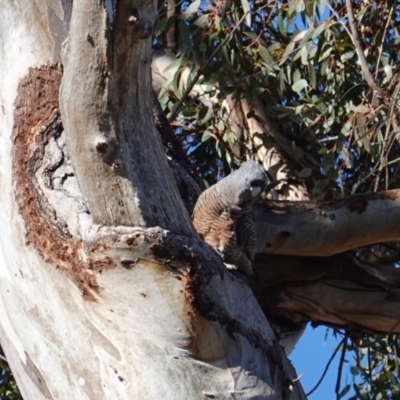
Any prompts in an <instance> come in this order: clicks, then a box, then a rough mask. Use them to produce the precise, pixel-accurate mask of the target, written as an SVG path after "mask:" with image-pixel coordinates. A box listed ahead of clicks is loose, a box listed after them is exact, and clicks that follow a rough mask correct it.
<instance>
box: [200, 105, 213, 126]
mask: <svg viewBox="0 0 400 400" xmlns="http://www.w3.org/2000/svg"><path fill="white" fill-rule="evenodd" d="M211 116H212V109H211V108H208V107H205V106H204V107H202V108H200V111H199V119H198V121H197V122H198V124H199V125H204V124H205V123H206V122H207V121H208V120H209V119H210V118H211Z"/></svg>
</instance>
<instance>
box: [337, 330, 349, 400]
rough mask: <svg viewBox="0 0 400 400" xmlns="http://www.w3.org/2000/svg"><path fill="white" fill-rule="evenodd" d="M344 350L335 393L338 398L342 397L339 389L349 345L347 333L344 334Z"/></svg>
mask: <svg viewBox="0 0 400 400" xmlns="http://www.w3.org/2000/svg"><path fill="white" fill-rule="evenodd" d="M342 343H343V351H342V354H341V355H340V361H339V369H338V375H337V380H336V387H335V393H336V398H337V400H339V399H340V396H339V394H340V393H339V390H340V384H341V378H342V371H343V364H344V356H345V354H346V346H347V334H346V335H345V336H344V338H343V340H342Z"/></svg>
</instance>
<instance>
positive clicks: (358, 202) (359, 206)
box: [349, 196, 368, 214]
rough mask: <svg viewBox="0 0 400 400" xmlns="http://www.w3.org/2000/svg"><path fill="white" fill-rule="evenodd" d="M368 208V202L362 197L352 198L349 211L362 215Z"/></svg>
mask: <svg viewBox="0 0 400 400" xmlns="http://www.w3.org/2000/svg"><path fill="white" fill-rule="evenodd" d="M367 207H368V200H367V199H366V198H365V197H362V196H354V197H350V201H349V210H350V211H352V212H353V211H355V212H357V213H358V214H362V213H363V212H364V211H365V210H366V209H367Z"/></svg>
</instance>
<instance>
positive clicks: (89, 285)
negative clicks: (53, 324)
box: [12, 65, 114, 299]
mask: <svg viewBox="0 0 400 400" xmlns="http://www.w3.org/2000/svg"><path fill="white" fill-rule="evenodd" d="M61 77H62V67H61V66H60V65H48V66H42V67H39V68H31V69H30V70H29V73H28V75H27V76H26V77H25V78H24V79H22V80H21V82H20V84H19V87H18V95H17V99H16V101H15V113H14V121H15V123H14V128H13V144H14V146H13V155H12V168H13V181H14V182H15V197H16V200H17V203H18V207H19V211H20V213H21V215H22V217H23V219H24V222H25V228H26V244H27V245H31V246H32V247H34V248H35V249H36V250H37V251H38V253H39V255H40V256H41V257H42V258H43V259H44V260H45V261H46V262H48V263H50V264H53V265H55V266H56V267H57V268H64V269H66V270H70V271H71V272H72V274H73V276H74V278H75V280H76V282H77V283H78V285H79V287H80V288H81V290H82V291H83V294H84V295H85V296H86V297H88V298H91V299H94V295H93V291H94V292H96V291H97V290H98V285H97V282H96V277H95V276H94V275H93V274H92V273H91V271H90V270H91V269H93V270H99V269H104V268H105V266H104V265H105V264H107V267H108V268H110V267H114V265H110V260H108V262H106V261H104V260H102V261H101V260H95V261H93V260H89V261H88V262H83V260H82V257H81V254H83V252H82V247H83V246H82V242H81V241H80V240H77V239H74V238H73V237H72V235H71V233H70V232H69V230H68V226H67V224H66V223H65V222H64V221H62V220H61V219H60V218H59V217H58V216H57V213H56V211H55V210H54V209H53V208H52V207H51V205H50V204H49V203H48V201H47V200H46V198H45V196H44V194H43V192H42V190H41V188H40V186H39V183H38V182H37V179H36V172H37V171H38V169H39V168H40V167H41V166H42V164H43V157H44V152H45V147H46V145H47V143H48V142H49V140H50V139H51V138H57V137H58V136H59V135H60V134H61V132H62V130H63V127H62V122H61V117H60V112H59V108H58V107H59V104H58V98H59V88H60V84H61ZM61 161H62V160H60V161H59V162H60V163H61ZM51 168H57V164H55V165H53V166H50V167H49V168H47V170H49V169H50V170H51ZM47 172H49V171H47ZM50 186H51V185H50ZM99 263H101V264H102V267H101V268H100V267H99V265H98V264H99ZM111 264H113V263H111Z"/></svg>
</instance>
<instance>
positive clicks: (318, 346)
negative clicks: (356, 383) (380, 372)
mask: <svg viewBox="0 0 400 400" xmlns="http://www.w3.org/2000/svg"><path fill="white" fill-rule="evenodd" d="M339 342H340V338H334V337H333V335H332V332H328V334H327V328H326V327H323V326H320V327H318V328H315V329H314V328H312V327H311V326H310V325H309V326H308V327H307V329H306V331H305V333H304V334H303V337H302V338H301V339H300V341H299V343H298V344H297V346H296V348H295V349H294V351H293V352H292V354H291V355H290V356H289V358H290V360H291V361H292V363H293V365H294V367H295V369H296V372H297V374H298V375H303V376H302V378H301V383H302V385H303V388H304V391H305V392H306V393H307V392H309V391H310V390H311V389H312V388H313V387H314V386H315V385H316V383H317V382H318V380H319V379H320V377H321V375H322V372H323V371H324V369H325V366H326V364H327V363H328V361H329V359H330V357H331V355H332V353H333V352H334V350H335V348H336V346H337V345H338V344H339ZM339 359H340V351H338V353H337V354H336V356H335V358H334V360H333V361H332V363H331V365H330V368H329V370H328V373H327V374H326V376H325V378H324V380H323V382H322V383H321V384H320V386H319V387H318V389H317V390H316V391H315V392H314V393H313V394H311V395H310V396H309V397H308V400H337V399H336V394H335V386H336V379H337V371H338V366H339ZM350 366H351V363H346V364H345V368H343V376H342V384H341V388H343V387H344V386H345V385H346V384H347V383H352V376H351V375H350V373H349V367H350ZM353 394H354V393H353V391H350V392H349V393H347V395H346V396H345V397H344V399H348V398H349V397H351V396H352V395H353Z"/></svg>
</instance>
